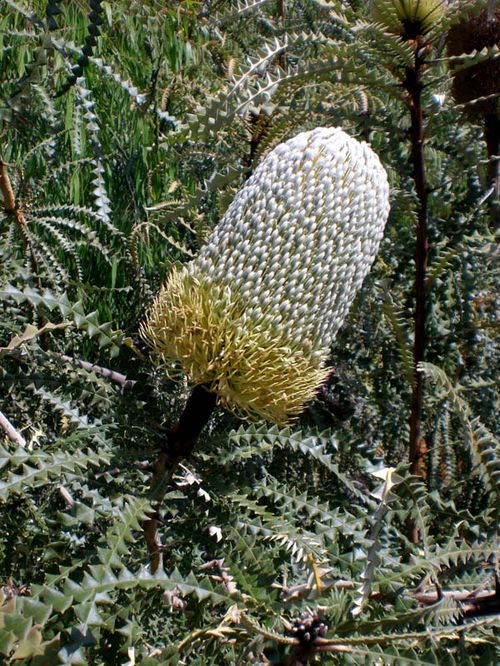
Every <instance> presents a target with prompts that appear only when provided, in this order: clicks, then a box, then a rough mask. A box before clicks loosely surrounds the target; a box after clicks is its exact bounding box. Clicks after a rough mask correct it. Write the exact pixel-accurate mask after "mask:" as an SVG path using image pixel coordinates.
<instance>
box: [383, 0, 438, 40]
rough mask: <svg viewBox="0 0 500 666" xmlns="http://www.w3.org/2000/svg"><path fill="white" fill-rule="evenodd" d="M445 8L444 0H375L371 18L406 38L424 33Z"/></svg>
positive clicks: (412, 37)
mask: <svg viewBox="0 0 500 666" xmlns="http://www.w3.org/2000/svg"><path fill="white" fill-rule="evenodd" d="M445 10H446V2H445V0H375V2H374V4H373V18H374V19H375V20H376V21H377V22H378V23H381V24H382V25H383V26H384V27H385V28H386V30H388V31H389V32H392V33H394V34H395V35H401V37H402V38H403V39H405V40H406V39H415V38H416V37H418V35H425V33H426V32H428V31H429V30H430V29H431V28H432V27H433V26H434V25H435V24H436V23H437V22H438V21H440V20H441V18H442V17H443V15H444V13H445Z"/></svg>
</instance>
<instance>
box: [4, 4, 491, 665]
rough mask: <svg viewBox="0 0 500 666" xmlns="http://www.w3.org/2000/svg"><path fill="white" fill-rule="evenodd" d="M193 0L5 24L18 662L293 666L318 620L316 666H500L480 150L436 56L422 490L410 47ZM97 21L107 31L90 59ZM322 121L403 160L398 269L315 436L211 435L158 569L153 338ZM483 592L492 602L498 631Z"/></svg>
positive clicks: (8, 558) (316, 14)
mask: <svg viewBox="0 0 500 666" xmlns="http://www.w3.org/2000/svg"><path fill="white" fill-rule="evenodd" d="M202 4H203V5H204V6H203V7H200V3H196V2H189V1H186V2H183V3H164V6H163V7H162V10H161V11H158V6H157V4H156V3H154V2H146V3H122V2H119V3H114V4H110V3H98V2H96V0H93V5H92V7H91V6H90V4H89V6H87V5H86V3H80V2H78V3H77V2H69V3H58V2H49V3H40V2H35V3H27V2H26V3H25V2H13V1H12V0H7V1H5V2H3V3H2V5H0V72H1V73H0V84H1V95H0V115H1V125H0V145H1V146H2V148H1V152H0V159H1V160H2V162H3V163H5V165H6V169H7V172H8V174H9V177H10V180H11V183H12V186H13V191H14V195H15V198H16V204H17V206H18V209H19V210H20V211H21V212H22V217H21V218H19V217H16V216H15V215H14V214H13V212H12V211H6V210H4V208H5V205H4V204H5V197H4V192H3V190H2V205H1V206H0V208H1V210H0V303H1V306H0V308H1V311H2V316H1V317H0V412H1V416H2V417H3V418H4V419H7V420H8V422H9V423H10V424H11V426H12V427H13V428H14V429H15V430H16V431H17V434H18V436H19V437H20V439H19V437H18V440H17V442H14V441H12V440H11V439H10V438H9V436H8V434H7V430H6V428H5V427H2V428H0V523H1V525H2V530H1V534H0V586H1V588H2V592H1V593H0V655H1V657H0V660H3V661H5V662H6V663H19V664H28V663H29V664H34V665H38V666H40V665H42V664H48V665H50V666H53V665H54V664H57V663H67V664H87V663H91V664H115V663H116V664H133V663H141V664H144V666H148V665H151V666H153V665H159V664H172V665H174V664H179V663H189V664H191V665H195V664H199V665H200V666H201V665H202V664H203V665H206V664H213V665H214V666H220V665H221V664H228V665H229V664H231V665H232V664H250V663H255V664H259V663H269V662H270V663H279V662H280V661H283V660H284V659H287V658H288V657H289V655H290V653H291V651H292V650H293V646H292V645H291V642H292V639H291V637H290V623H291V622H293V621H294V619H295V618H296V617H297V616H298V615H299V613H300V612H303V611H307V612H309V611H310V612H312V613H319V614H320V615H321V617H323V618H324V621H325V622H326V623H327V624H328V631H327V633H326V638H327V639H328V640H329V641H330V644H329V646H328V645H325V646H324V647H325V649H326V648H327V647H328V649H329V650H330V651H325V652H323V653H321V655H316V657H315V658H316V659H317V660H318V661H317V663H332V664H366V663H379V662H380V663H384V664H393V663H394V664H412V665H414V664H440V665H442V664H460V666H462V665H463V664H489V663H493V662H494V660H495V633H494V627H493V623H494V617H493V615H494V613H495V612H498V598H497V599H496V600H495V599H493V596H494V589H495V570H496V566H497V564H496V563H497V558H498V546H497V540H496V537H497V534H496V519H497V508H498V497H497V496H498V448H497V446H498V445H497V443H496V439H495V432H496V431H497V430H498V410H497V409H496V402H495V401H496V399H497V396H496V392H495V375H496V373H497V372H498V363H497V358H496V356H495V348H494V339H495V335H496V333H497V323H496V320H495V318H496V316H497V311H498V303H497V301H496V297H495V293H497V292H498V289H497V286H498V284H497V273H495V270H496V269H495V261H496V258H495V257H496V255H495V251H494V245H493V237H492V234H491V232H490V230H489V227H488V222H489V220H488V215H487V207H486V203H487V202H485V201H484V194H485V164H484V159H485V153H484V150H483V145H482V143H481V135H480V131H479V129H478V128H476V127H474V126H471V125H469V124H467V123H466V122H465V121H464V119H463V117H462V116H461V115H460V110H459V109H456V108H454V107H453V104H452V102H451V101H450V99H449V97H445V101H444V103H442V98H439V97H438V98H435V97H434V95H440V94H445V95H446V94H447V85H448V83H447V80H448V79H447V72H446V61H445V60H444V54H443V53H442V51H441V42H442V39H441V34H436V35H433V36H432V39H434V37H435V41H434V53H435V57H434V56H433V59H431V62H430V65H429V68H428V71H427V73H426V80H425V83H426V86H427V87H426V89H425V92H424V101H425V109H426V123H427V124H426V132H427V143H426V160H427V169H428V176H429V183H430V186H431V188H432V192H431V195H430V199H429V226H430V237H431V241H432V252H431V256H430V265H429V271H428V284H427V286H428V290H429V296H430V297H429V314H428V349H427V360H428V363H427V364H426V365H423V366H422V368H421V371H422V372H424V373H425V375H426V377H428V379H427V380H426V384H425V386H426V395H425V408H424V424H423V433H424V437H425V442H422V446H426V447H427V453H426V454H425V455H424V463H425V464H423V465H422V469H421V476H419V477H416V476H410V475H409V474H408V471H407V468H406V465H405V460H406V443H407V441H408V432H407V422H408V415H409V399H410V395H411V381H412V373H411V370H412V367H411V346H412V333H411V331H412V310H413V294H412V285H413V267H412V257H413V250H414V234H413V231H414V223H415V211H416V200H415V193H414V190H413V184H412V166H411V161H410V149H409V143H408V141H407V128H408V122H409V121H408V115H407V114H408V109H407V106H406V100H405V98H404V96H403V95H402V93H401V86H400V82H401V78H402V76H404V73H405V67H407V66H409V65H411V58H412V57H413V55H414V51H413V50H412V49H413V48H414V47H413V46H412V45H411V44H409V43H406V42H402V41H401V40H400V39H399V38H398V37H396V36H394V35H390V34H388V33H386V32H384V31H383V30H382V29H381V27H380V26H379V25H374V24H372V23H370V17H369V16H368V14H367V13H366V11H365V4H366V3H360V2H355V1H354V0H352V1H351V2H340V1H339V2H333V3H323V2H318V1H317V0H314V1H313V0H310V1H307V2H298V1H293V0H291V1H290V2H286V3H285V10H286V11H285V17H284V18H283V17H282V16H281V15H280V14H279V7H277V6H276V3H270V2H260V1H257V2H256V1H253V2H252V1H249V0H247V1H245V2H241V3H230V2H226V1H225V0H222V1H219V0H214V1H211V2H208V3H202ZM94 5H100V6H101V9H102V10H103V11H100V12H98V16H100V17H101V18H102V21H103V23H102V24H100V29H99V30H100V33H101V34H100V35H98V36H97V38H96V40H95V41H96V44H95V45H93V46H92V53H91V54H90V55H89V56H88V58H86V60H85V59H84V58H83V55H85V53H84V52H83V46H84V44H89V43H90V41H89V40H87V41H86V37H87V36H88V35H89V34H91V33H90V32H89V30H90V29H89V25H90V24H91V23H92V22H93V21H94V22H95V21H97V18H98V17H97V18H96V16H94V18H93V19H92V20H89V18H88V14H89V12H90V11H91V9H93V8H94V9H95V7H94ZM177 5H179V6H177ZM59 10H60V11H61V13H59ZM456 10H457V7H455V6H453V13H452V14H453V15H454V14H455V11H456ZM453 15H452V18H451V19H450V21H451V20H454V18H453ZM457 16H458V14H457ZM445 28H446V25H443V26H442V30H443V31H444V30H445ZM491 55H495V54H486V53H485V54H470V55H465V56H464V58H463V59H462V64H463V66H467V64H471V63H474V62H476V61H477V60H478V58H484V57H491ZM79 63H80V64H79ZM77 67H81V76H79V77H78V78H77V80H76V81H72V80H71V77H72V76H74V72H75V68H77ZM72 72H73V74H72ZM79 73H80V72H79ZM61 92H62V93H63V94H59V93H61ZM314 125H339V126H341V127H343V128H344V129H345V130H346V131H348V132H350V133H351V134H353V135H354V136H357V137H358V138H360V139H367V140H369V141H370V142H371V144H372V147H373V148H374V150H376V152H378V153H379V155H380V156H381V159H382V160H383V161H384V164H385V166H386V168H387V170H388V172H389V175H390V179H391V189H392V195H391V196H392V213H391V218H390V221H389V224H388V228H387V231H386V237H385V240H384V244H383V247H382V249H381V253H380V256H379V259H378V261H377V263H376V265H375V266H374V268H373V271H372V273H371V275H370V277H369V278H368V279H367V282H366V284H365V287H364V289H363V290H362V293H361V294H360V296H359V298H358V301H357V303H356V306H355V308H354V310H353V312H352V313H351V316H350V320H349V322H348V324H347V325H346V326H345V327H344V329H343V330H342V331H341V333H340V336H339V338H338V339H337V343H336V346H335V348H334V350H332V365H333V367H334V372H333V374H332V376H331V378H330V380H329V381H328V383H327V385H326V386H325V387H323V389H322V390H321V391H320V392H319V394H318V399H317V400H316V402H315V403H314V404H313V405H311V406H310V408H309V409H308V410H307V412H306V413H305V414H304V415H303V417H302V418H301V420H300V422H295V423H293V424H292V425H291V426H289V427H288V428H285V429H278V428H276V427H271V426H269V425H268V424H263V423H259V424H253V425H250V424H241V423H239V422H237V421H236V419H235V418H234V417H231V416H229V415H228V414H225V413H223V412H222V411H217V412H216V413H215V415H214V416H213V417H212V420H211V421H210V423H209V426H208V427H207V429H206V430H205V432H204V433H203V435H202V437H201V439H200V442H199V444H198V447H197V449H196V452H195V454H194V456H193V457H192V458H190V459H189V460H188V461H186V462H185V464H184V465H183V466H182V467H180V468H179V469H178V472H177V475H176V476H175V478H174V481H175V483H174V484H173V486H172V488H170V489H169V492H168V493H167V496H166V498H165V501H164V505H163V508H162V512H161V518H162V522H161V526H160V536H161V539H162V542H163V544H164V551H163V560H164V563H163V567H162V568H161V569H160V570H159V571H158V572H156V573H154V574H153V573H152V572H151V571H150V569H149V567H148V554H147V549H146V546H145V542H144V538H143V535H142V527H141V525H142V521H143V520H144V519H145V517H147V516H148V512H149V511H150V510H151V505H150V502H149V500H148V489H149V481H150V473H149V465H150V463H152V462H153V461H154V460H155V458H156V456H157V453H158V450H159V448H160V447H161V445H162V442H163V438H164V434H165V433H164V427H165V426H167V427H168V426H169V425H172V424H173V423H174V422H175V419H176V417H177V416H178V414H179V412H180V410H181V409H182V405H183V402H184V401H185V399H186V397H187V392H186V389H185V387H183V386H182V385H174V384H172V383H170V382H168V381H167V380H166V379H165V378H164V377H163V376H162V374H161V372H159V371H158V370H157V369H156V366H155V364H154V360H153V359H150V358H148V356H147V354H146V352H145V350H144V349H143V348H142V346H141V343H140V341H139V340H138V338H137V335H136V331H137V327H138V323H139V321H140V319H141V317H142V316H143V314H144V311H145V308H146V306H147V303H148V302H149V299H150V298H151V297H152V295H153V294H154V293H155V291H156V289H157V287H158V284H159V283H160V280H161V279H162V278H163V276H164V275H165V273H166V272H167V270H168V267H169V266H170V265H172V264H173V263H174V262H179V261H185V260H187V259H189V257H191V256H193V255H194V254H196V251H197V249H198V247H199V246H200V244H202V243H203V240H204V238H205V236H206V234H207V233H208V231H209V230H210V228H211V227H212V226H213V224H214V223H215V222H216V221H217V220H218V219H219V217H220V216H221V214H222V213H223V212H224V210H225V208H226V206H227V205H228V203H229V201H230V200H231V196H232V194H233V193H234V191H236V188H237V187H238V186H239V185H240V184H241V183H242V182H243V181H244V179H245V178H246V177H247V175H248V174H249V173H250V172H251V170H252V169H253V167H254V166H255V165H256V164H257V163H258V162H259V161H260V160H261V159H262V157H263V156H264V155H265V154H266V152H268V151H269V150H270V149H271V148H272V147H273V146H274V145H276V144H277V143H278V142H280V141H282V140H284V139H286V138H288V137H290V136H291V135H292V134H293V133H295V132H297V131H299V130H301V129H309V128H311V127H312V126H314ZM111 371H113V372H111ZM131 380H132V381H131ZM134 382H135V383H134ZM2 423H5V421H2ZM409 522H411V523H412V524H414V525H415V527H416V529H417V530H418V532H419V544H418V545H415V544H413V543H411V542H410V540H409V538H408V527H407V526H408V524H409ZM476 593H477V595H478V599H484V597H485V596H488V595H489V596H490V597H491V600H490V602H489V603H490V606H481V605H480V609H481V610H482V611H483V612H484V615H480V614H479V613H478V612H477V604H476V605H475V603H474V601H473V597H474V594H476ZM468 595H469V598H467V596H468ZM308 609H309V611H308ZM475 609H476V611H475ZM330 648H331V649H330ZM266 660H267V662H266Z"/></svg>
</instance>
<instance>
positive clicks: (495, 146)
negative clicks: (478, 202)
mask: <svg viewBox="0 0 500 666" xmlns="http://www.w3.org/2000/svg"><path fill="white" fill-rule="evenodd" d="M484 138H485V141H486V147H487V149H488V158H489V161H488V187H492V188H493V203H492V207H491V209H492V219H491V227H492V229H494V230H495V229H498V228H499V227H500V115H498V114H496V113H490V114H487V115H485V117H484Z"/></svg>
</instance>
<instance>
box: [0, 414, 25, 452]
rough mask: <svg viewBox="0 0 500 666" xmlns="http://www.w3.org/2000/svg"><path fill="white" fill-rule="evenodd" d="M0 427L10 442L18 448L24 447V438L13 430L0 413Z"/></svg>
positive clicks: (7, 420)
mask: <svg viewBox="0 0 500 666" xmlns="http://www.w3.org/2000/svg"><path fill="white" fill-rule="evenodd" d="M0 426H1V427H2V428H3V430H4V431H5V432H6V434H7V437H8V438H9V439H10V440H12V441H13V442H14V443H15V444H17V445H18V446H22V447H23V448H25V447H26V440H25V439H24V437H23V436H22V435H21V433H19V432H18V431H17V430H16V429H15V428H14V426H13V425H12V423H11V422H10V421H9V419H8V418H7V417H6V416H5V415H4V414H2V412H0Z"/></svg>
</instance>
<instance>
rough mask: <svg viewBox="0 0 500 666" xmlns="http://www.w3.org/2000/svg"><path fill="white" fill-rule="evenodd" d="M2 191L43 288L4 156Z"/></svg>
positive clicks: (0, 175)
mask: <svg viewBox="0 0 500 666" xmlns="http://www.w3.org/2000/svg"><path fill="white" fill-rule="evenodd" d="M0 191H1V192H2V196H3V201H4V210H5V212H6V213H7V214H8V215H12V216H13V217H14V221H15V222H16V224H17V226H18V228H19V230H20V232H21V235H22V237H23V238H24V243H25V245H26V249H27V251H28V253H29V256H30V262H31V270H32V271H33V274H34V275H35V276H36V280H37V286H38V287H39V288H40V289H41V288H42V283H41V281H40V278H39V277H38V262H37V259H36V255H35V252H34V250H33V247H32V245H31V243H30V240H29V238H28V235H27V233H26V229H27V226H28V225H27V223H26V218H25V217H24V213H23V210H22V208H21V207H20V206H19V205H18V204H17V202H16V197H15V194H14V190H13V188H12V183H11V182H10V178H9V172H8V171H7V165H6V164H5V162H4V161H3V160H2V158H0Z"/></svg>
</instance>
